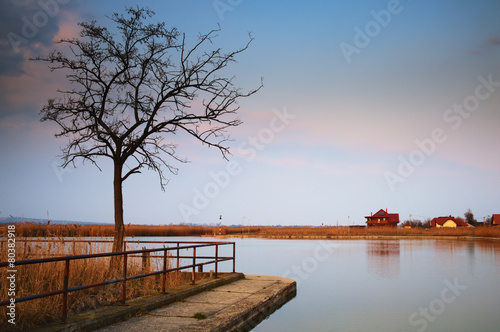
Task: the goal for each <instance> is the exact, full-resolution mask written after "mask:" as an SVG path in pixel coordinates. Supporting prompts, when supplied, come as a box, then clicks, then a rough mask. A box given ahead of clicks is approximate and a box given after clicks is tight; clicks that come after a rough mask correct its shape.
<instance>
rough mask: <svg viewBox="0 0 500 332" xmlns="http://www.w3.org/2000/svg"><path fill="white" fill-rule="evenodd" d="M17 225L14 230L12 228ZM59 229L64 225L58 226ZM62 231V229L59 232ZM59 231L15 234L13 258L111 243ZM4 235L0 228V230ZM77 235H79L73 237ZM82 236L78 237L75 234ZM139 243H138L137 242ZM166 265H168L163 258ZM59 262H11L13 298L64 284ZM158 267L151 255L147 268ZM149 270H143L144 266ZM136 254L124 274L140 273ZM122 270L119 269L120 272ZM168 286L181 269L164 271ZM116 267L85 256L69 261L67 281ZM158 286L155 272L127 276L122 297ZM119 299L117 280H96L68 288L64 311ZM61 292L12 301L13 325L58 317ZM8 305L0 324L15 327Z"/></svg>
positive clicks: (177, 280)
mask: <svg viewBox="0 0 500 332" xmlns="http://www.w3.org/2000/svg"><path fill="white" fill-rule="evenodd" d="M17 229H18V228H17V227H16V231H17ZM63 229H64V228H63ZM61 233H64V232H61ZM61 233H57V232H54V231H53V230H51V234H52V235H56V234H57V235H58V237H56V238H55V239H54V238H53V239H52V240H53V241H51V242H36V240H35V239H33V238H23V237H20V236H16V241H17V246H16V260H17V261H19V260H25V259H33V258H41V257H58V256H66V255H81V254H82V255H83V254H91V253H100V252H110V251H111V243H95V242H87V241H83V242H72V241H68V240H67V239H64V238H62V237H60V234H61ZM0 234H1V235H3V236H4V235H5V233H3V234H2V233H0ZM3 236H2V237H3ZM77 239H78V238H77ZM79 239H82V238H79ZM139 245H140V244H139ZM1 249H2V250H1V251H0V261H2V262H5V261H7V252H6V250H5V249H6V242H5V241H3V242H2V248H1ZM127 249H128V250H134V249H140V248H139V247H138V246H137V245H136V247H134V244H129V245H128V248H127ZM167 264H168V266H167V268H169V267H170V266H171V264H170V262H169V260H167ZM64 265H65V263H64V262H63V261H62V262H48V263H41V264H32V265H21V266H16V267H15V269H16V270H17V272H16V281H15V283H16V298H17V297H23V296H28V295H33V294H40V293H44V292H50V291H55V290H60V289H63V280H64V277H63V273H64ZM162 268H163V260H162V259H159V258H154V257H152V258H150V266H149V271H158V270H160V269H162ZM149 271H148V272H149ZM144 272H145V271H144V269H143V265H142V260H141V257H130V258H129V259H128V264H127V275H128V276H132V275H137V274H141V273H144ZM119 274H120V276H121V272H119ZM167 276H168V277H167V287H174V286H177V285H179V284H181V283H185V282H186V280H185V275H184V274H181V273H169V274H167ZM116 277H117V276H116V274H115V273H112V272H110V269H109V257H104V258H90V259H84V260H72V261H70V275H69V287H73V286H80V285H88V284H92V283H98V282H102V281H105V280H111V279H115V278H116ZM6 278H7V268H1V269H0V280H1V282H0V294H1V296H0V299H1V300H5V299H7V293H8V285H7V283H6V282H4V281H6V280H7V279H6ZM159 291H161V278H160V276H151V277H147V278H141V279H136V280H131V281H128V282H127V298H128V299H131V298H135V297H138V296H142V295H146V294H151V293H157V292H159ZM120 299H121V284H120V283H117V284H112V285H106V286H99V287H95V288H91V289H86V290H82V291H76V292H72V293H69V295H68V313H69V315H71V314H75V313H78V312H82V311H87V310H93V309H95V308H97V307H100V306H103V305H109V304H113V303H116V302H118V301H119V300H120ZM61 311H62V295H56V296H50V297H46V298H42V299H37V300H32V301H26V302H21V303H16V318H15V322H16V326H15V329H18V330H25V329H29V328H32V327H34V326H40V325H45V324H49V323H52V322H58V321H60V319H61ZM6 314H7V308H6V307H2V308H0V315H1V318H0V330H1V331H8V330H14V329H13V326H12V324H9V323H8V322H7V319H8V318H9V317H8V316H7V315H6Z"/></svg>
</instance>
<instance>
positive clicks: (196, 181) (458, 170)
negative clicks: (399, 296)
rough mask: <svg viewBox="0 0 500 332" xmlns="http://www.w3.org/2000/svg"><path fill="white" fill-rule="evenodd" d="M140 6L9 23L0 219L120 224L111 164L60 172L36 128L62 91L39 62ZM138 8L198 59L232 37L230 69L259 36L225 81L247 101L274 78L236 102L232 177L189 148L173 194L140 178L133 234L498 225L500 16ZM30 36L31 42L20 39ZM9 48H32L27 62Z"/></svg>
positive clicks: (373, 8) (224, 2) (34, 13)
mask: <svg viewBox="0 0 500 332" xmlns="http://www.w3.org/2000/svg"><path fill="white" fill-rule="evenodd" d="M41 3H43V4H46V7H45V8H43V7H42V6H41ZM56 4H57V5H56ZM135 4H136V2H134V1H105V2H104V1H99V2H98V1H78V0H65V1H63V0H58V1H56V0H54V1H49V0H47V1H45V2H43V1H42V2H38V1H34V0H25V1H5V2H2V4H1V5H0V6H1V7H3V8H1V10H0V12H1V13H2V14H0V15H2V16H3V17H2V18H1V20H0V21H1V23H0V31H1V34H0V37H1V42H0V61H1V63H0V88H1V89H0V156H1V157H0V186H1V188H2V190H1V192H0V217H6V216H8V215H14V216H21V215H24V216H25V217H46V215H47V211H48V212H49V215H50V218H51V219H66V220H81V221H96V222H110V223H112V222H113V205H112V204H113V196H112V172H111V170H112V167H111V164H110V163H109V161H107V160H101V165H102V169H103V170H102V172H100V171H99V170H98V169H96V168H95V167H93V166H91V165H88V164H85V165H78V167H77V168H76V169H72V168H70V169H66V170H62V169H60V168H58V167H57V165H58V163H59V162H60V160H59V159H58V157H57V155H59V153H60V147H61V146H62V145H63V144H64V142H65V141H64V139H55V138H54V137H53V134H54V133H55V131H56V129H57V128H56V127H55V126H54V125H53V124H50V123H46V122H44V123H40V122H39V118H40V116H39V110H40V108H41V107H42V106H43V104H44V103H45V102H46V100H47V99H48V98H50V97H55V96H56V95H57V94H56V89H57V88H58V87H60V86H63V85H64V83H65V79H64V77H63V76H62V75H61V74H57V73H50V71H49V70H48V69H47V68H46V67H45V66H44V65H43V64H39V63H33V62H30V61H28V59H29V58H30V57H32V56H36V55H40V54H42V55H43V54H46V53H47V52H49V51H50V50H51V49H53V47H54V46H53V41H54V40H55V39H57V38H60V37H67V36H75V35H76V34H77V32H78V27H77V25H76V22H79V21H88V20H94V19H95V20H97V21H98V22H99V23H101V24H103V25H107V24H108V22H107V19H106V15H110V14H112V13H113V12H114V11H122V10H123V9H124V8H125V6H127V5H135ZM142 4H144V5H145V6H149V8H150V9H152V10H154V11H155V12H156V16H155V19H156V20H159V21H164V22H166V24H167V26H171V27H177V28H178V29H179V30H180V31H182V32H185V33H186V35H187V36H188V38H190V40H191V41H194V40H195V38H196V36H197V34H198V33H200V32H201V33H205V32H208V31H209V30H210V29H213V28H217V26H218V25H220V27H221V32H220V33H219V37H218V38H217V40H216V46H221V47H223V48H224V49H225V50H228V51H229V50H233V49H236V48H239V47H241V46H243V45H244V44H245V43H246V42H247V41H248V32H251V33H252V36H253V37H254V38H255V40H254V41H253V43H252V44H251V46H250V48H249V49H248V50H247V51H246V52H245V53H243V54H242V55H241V56H240V57H239V58H238V63H236V64H234V65H232V66H231V67H230V68H229V71H228V74H229V75H231V76H235V82H237V84H238V85H239V86H241V87H242V88H244V89H251V88H255V87H257V86H258V85H259V84H260V80H261V77H262V78H263V80H264V88H263V89H262V90H261V91H259V92H258V93H257V94H256V95H254V96H252V97H251V98H249V99H245V100H242V101H241V102H240V106H241V110H240V114H239V115H240V117H241V119H242V120H243V121H244V124H243V125H241V126H239V127H237V128H233V129H232V131H231V133H230V134H231V136H232V138H233V139H234V141H233V142H231V147H232V150H231V151H232V156H230V158H229V160H230V162H229V163H228V162H227V161H225V160H223V159H222V158H221V156H220V153H219V152H218V151H216V150H214V149H208V148H206V147H204V146H201V145H200V144H199V143H198V142H194V141H192V140H189V139H188V138H187V137H183V136H182V135H181V136H179V137H177V138H176V141H177V142H178V143H179V148H178V154H179V155H180V156H181V157H184V158H186V159H188V160H190V161H191V162H190V163H188V164H181V165H177V166H178V167H179V168H180V170H179V174H178V175H172V176H170V179H171V180H170V182H169V184H168V186H167V187H166V191H165V192H162V191H161V190H160V185H159V182H158V178H157V176H156V175H155V174H154V173H152V172H147V171H145V172H144V173H143V174H140V175H136V176H134V177H131V178H129V179H128V180H127V181H126V182H125V184H124V200H125V201H124V208H125V222H126V223H129V222H131V223H136V224H168V223H180V222H193V223H214V222H218V219H219V215H221V214H222V215H223V222H224V223H227V224H237V223H241V222H242V221H243V222H244V223H245V224H261V225H267V224H270V225H283V224H295V225H300V224H310V225H321V224H322V223H324V224H331V225H336V224H337V223H338V224H339V225H346V224H347V222H348V220H349V222H350V223H351V224H362V223H364V221H365V219H364V218H363V217H364V216H365V215H369V214H370V212H375V211H377V210H378V209H380V208H388V209H389V211H390V212H394V213H399V214H400V218H401V219H402V220H403V219H407V218H408V216H409V214H412V215H413V216H414V218H419V219H424V218H427V217H430V218H432V217H436V216H441V215H449V214H451V215H460V216H461V215H463V213H464V212H465V211H466V210H467V209H469V208H470V209H471V210H472V212H473V213H474V214H475V216H476V218H478V219H479V220H482V219H483V217H485V216H487V215H490V214H492V213H500V212H499V205H498V202H499V201H500V192H499V190H498V188H500V174H499V170H500V153H499V152H500V148H499V142H500V130H498V128H499V125H500V112H499V109H498V108H499V105H500V83H498V82H500V66H499V64H500V61H499V60H500V21H499V20H498V15H499V14H500V4H498V3H496V2H494V1H451V0H449V1H430V0H418V1H417V0H413V1H410V0H401V1H316V2H314V3H310V2H309V3H308V2H304V1H248V0H241V1H238V0H232V1H229V0H220V1H143V2H141V5H142ZM33 18H35V19H38V20H39V21H38V25H39V27H38V28H37V29H36V31H28V30H26V28H24V29H25V30H23V27H24V25H25V24H26V23H25V22H26V20H27V21H30V20H31V22H33ZM27 32H30V33H31V34H26V33H27ZM23 33H25V34H24V35H23ZM13 34H16V35H17V36H20V37H23V36H24V37H26V38H24V40H23V41H22V42H19V43H18V44H17V45H16V47H17V52H16V49H15V48H16V47H13V43H12V36H13ZM9 36H10V40H9ZM346 45H347V46H346ZM346 50H348V51H346ZM353 50H354V51H353ZM166 139H170V138H168V137H167V138H166ZM174 164H175V163H174Z"/></svg>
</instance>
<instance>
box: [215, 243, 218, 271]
mask: <svg viewBox="0 0 500 332" xmlns="http://www.w3.org/2000/svg"><path fill="white" fill-rule="evenodd" d="M218 271H219V244H218V243H216V244H215V277H216V278H217V272H218Z"/></svg>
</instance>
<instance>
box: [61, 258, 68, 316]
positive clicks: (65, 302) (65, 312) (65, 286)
mask: <svg viewBox="0 0 500 332" xmlns="http://www.w3.org/2000/svg"><path fill="white" fill-rule="evenodd" d="M68 284H69V259H66V260H65V266H64V281H63V291H64V292H63V303H62V322H63V323H66V321H67V319H68Z"/></svg>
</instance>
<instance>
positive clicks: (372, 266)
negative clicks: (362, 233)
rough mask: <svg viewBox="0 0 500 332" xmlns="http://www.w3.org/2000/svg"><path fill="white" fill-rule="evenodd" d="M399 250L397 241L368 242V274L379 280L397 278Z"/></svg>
mask: <svg viewBox="0 0 500 332" xmlns="http://www.w3.org/2000/svg"><path fill="white" fill-rule="evenodd" d="M400 250H401V249H400V243H399V240H390V241H386V240H383V241H369V242H368V243H367V246H366V251H367V258H368V259H367V264H368V274H369V275H371V276H375V277H379V278H387V279H393V278H398V277H399V273H400Z"/></svg>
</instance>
